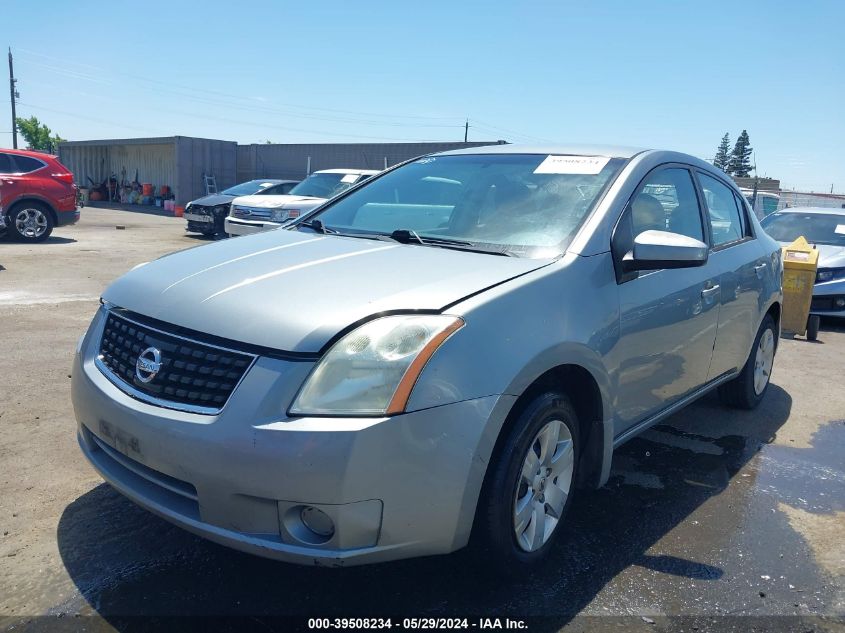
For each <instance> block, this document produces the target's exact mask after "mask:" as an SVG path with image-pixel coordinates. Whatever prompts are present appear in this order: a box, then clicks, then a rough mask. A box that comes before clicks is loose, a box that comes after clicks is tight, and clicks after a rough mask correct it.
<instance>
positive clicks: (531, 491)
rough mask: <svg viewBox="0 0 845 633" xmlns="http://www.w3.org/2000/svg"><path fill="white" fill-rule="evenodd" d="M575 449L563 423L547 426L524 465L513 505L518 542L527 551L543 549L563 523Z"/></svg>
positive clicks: (570, 484)
mask: <svg viewBox="0 0 845 633" xmlns="http://www.w3.org/2000/svg"><path fill="white" fill-rule="evenodd" d="M574 466H575V446H574V443H573V441H572V434H571V433H570V431H569V427H567V426H566V424H564V423H563V422H562V421H561V420H552V421H550V422H548V423H547V424H545V425H544V426H543V428H541V429H540V431H539V432H538V433H537V435H536V436H535V437H534V441H532V442H531V445H530V446H529V447H528V452H527V454H526V455H525V459H524V460H523V463H522V470H521V471H520V475H519V482H518V483H517V486H516V495H515V498H514V503H513V530H514V535H515V536H516V542H517V543H518V544H519V547H520V548H521V549H522V550H524V551H526V552H533V551H535V550H538V549H540V548H541V547H542V546H543V545H545V544H546V542H548V540H549V538H551V536H552V534H553V533H554V531H555V529H556V528H557V526H558V523H559V522H560V518H561V516H562V514H563V509H564V507H565V506H566V499H567V497H569V491H570V488H571V487H572V473H573V470H574Z"/></svg>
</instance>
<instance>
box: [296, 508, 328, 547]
mask: <svg viewBox="0 0 845 633" xmlns="http://www.w3.org/2000/svg"><path fill="white" fill-rule="evenodd" d="M299 518H300V519H302V523H303V525H305V527H307V528H308V529H309V530H311V531H312V532H314V534H316V535H317V536H322V537H323V538H325V539H326V540H329V539H330V538H331V537H332V536H334V522H332V520H331V518H330V517H329V515H328V514H326V513H325V512H323V511H322V510H319V509H317V508H315V507H313V506H306V507H304V508H303V509H302V512H300V513H299Z"/></svg>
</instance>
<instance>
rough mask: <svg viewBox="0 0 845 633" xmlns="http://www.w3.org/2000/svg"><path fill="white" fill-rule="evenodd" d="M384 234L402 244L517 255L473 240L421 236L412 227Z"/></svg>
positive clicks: (505, 255)
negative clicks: (475, 242)
mask: <svg viewBox="0 0 845 633" xmlns="http://www.w3.org/2000/svg"><path fill="white" fill-rule="evenodd" d="M383 235H384V236H385V237H389V238H390V239H392V240H395V241H397V242H400V243H402V244H411V243H413V242H416V243H417V244H422V245H423V246H436V247H438V248H450V249H453V250H457V251H468V252H470V253H484V254H485V255H502V256H504V257H515V256H514V255H513V254H512V253H508V252H507V251H506V250H504V249H503V248H496V247H488V246H484V245H481V244H474V243H472V242H465V241H463V240H455V239H451V238H445V237H428V236H426V237H420V235H419V233H417V232H416V231H414V230H412V229H396V230H395V231H393V232H392V233H390V234H389V235H388V234H387V233H384V234H383Z"/></svg>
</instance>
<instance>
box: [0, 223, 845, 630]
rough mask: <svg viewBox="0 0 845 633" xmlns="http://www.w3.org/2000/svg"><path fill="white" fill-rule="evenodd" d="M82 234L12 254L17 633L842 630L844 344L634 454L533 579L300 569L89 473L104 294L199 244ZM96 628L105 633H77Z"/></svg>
mask: <svg viewBox="0 0 845 633" xmlns="http://www.w3.org/2000/svg"><path fill="white" fill-rule="evenodd" d="M82 218H83V219H82V221H81V222H80V224H79V225H77V226H73V227H66V228H62V229H58V230H57V231H56V232H55V234H54V236H53V237H52V238H51V239H50V240H49V241H48V242H47V243H45V244H42V245H37V246H27V245H21V244H11V243H8V242H0V430H2V433H0V483H2V495H0V629H2V628H15V629H16V630H20V629H21V628H23V629H26V628H27V627H38V626H41V625H44V624H45V623H47V624H53V625H56V623H62V622H65V623H67V624H68V627H69V628H77V627H81V626H82V625H81V624H80V623H85V625H86V626H87V627H88V628H94V629H99V628H103V627H106V628H107V627H109V626H112V625H113V626H116V627H117V628H125V626H124V625H126V623H127V622H132V620H126V617H127V616H135V615H143V616H150V615H152V616H170V615H185V614H200V615H212V616H217V615H233V616H239V615H249V616H255V617H257V618H258V619H257V620H254V622H265V623H272V622H273V620H272V616H278V615H298V616H303V615H305V616H322V617H333V616H373V615H382V614H390V615H393V616H397V617H400V618H401V617H414V616H415V617H420V616H462V617H474V616H483V617H496V616H498V617H506V616H509V617H517V618H522V617H528V616H535V617H539V618H542V619H538V620H532V621H531V622H532V630H535V629H536V630H557V629H558V628H561V627H563V626H565V625H569V626H571V627H573V628H578V627H581V628H590V627H591V626H595V625H596V623H604V624H608V625H611V624H614V625H619V626H622V625H625V626H626V627H627V628H631V627H633V628H641V629H642V630H663V629H664V628H677V627H678V622H682V621H681V620H667V619H666V616H687V617H692V618H695V620H690V621H689V622H690V623H692V622H695V623H697V624H695V626H697V627H699V630H707V626H714V627H717V628H718V626H720V625H726V624H727V623H733V624H731V626H735V627H736V630H751V629H752V626H751V625H753V626H754V627H757V629H758V630H779V629H782V630H808V629H811V628H812V629H814V630H845V625H843V618H845V457H843V455H845V389H843V384H845V326H843V325H845V324H837V323H833V322H830V323H828V322H825V323H824V324H823V327H822V332H821V333H820V335H819V341H818V342H817V343H809V342H807V341H804V340H800V339H799V340H782V341H781V343H780V349H779V353H778V357H777V360H776V363H775V371H774V375H773V384H772V386H771V389H770V391H769V394H768V396H767V398H766V400H765V401H764V403H763V404H762V406H761V407H760V408H759V409H758V410H756V411H754V412H750V413H749V412H736V411H733V410H729V409H725V408H723V407H722V406H721V405H720V404H719V403H718V402H717V401H716V400H715V399H714V398H705V399H704V400H703V401H701V402H699V403H697V404H695V405H693V406H692V407H691V408H689V409H687V410H685V411H683V412H681V413H679V414H677V415H675V416H673V417H672V418H670V419H669V420H667V421H666V422H665V423H663V424H661V425H660V426H658V427H656V428H654V429H652V430H651V431H649V432H647V433H646V434H644V435H643V436H641V437H639V438H637V439H635V440H632V441H631V442H629V443H628V444H626V445H625V446H624V447H623V448H622V449H621V450H620V451H618V453H617V454H616V456H615V458H614V465H613V472H612V475H611V479H610V481H609V483H608V484H607V485H606V486H605V487H604V488H602V489H601V490H598V491H595V492H589V493H587V494H582V495H581V496H580V498H579V499H577V501H576V504H575V505H574V506H573V513H572V515H571V521H570V523H569V525H568V526H567V528H566V532H567V533H566V534H565V535H563V536H564V537H565V538H564V539H563V542H562V543H561V545H560V546H559V547H558V549H557V551H556V552H555V554H554V555H553V556H552V560H551V561H550V564H549V565H548V566H546V567H545V568H544V569H543V570H542V572H540V573H538V574H535V575H533V576H531V577H528V578H516V577H514V578H489V577H487V576H485V575H483V574H479V573H478V570H477V568H475V567H474V566H473V565H472V560H471V558H470V557H469V556H468V555H467V554H465V553H459V554H457V555H453V556H449V557H439V558H430V559H423V560H412V561H403V562H397V563H391V564H386V565H381V566H375V567H361V568H351V569H337V570H328V569H316V568H302V567H295V566H289V565H285V564H281V563H277V562H273V561H268V560H263V559H259V558H255V557H252V556H248V555H246V554H241V553H238V552H234V551H230V550H227V549H225V548H222V547H220V546H217V545H214V544H212V543H209V542H206V541H204V540H201V539H199V538H197V537H194V536H192V535H190V534H188V533H186V532H183V531H181V530H180V529H178V528H175V527H171V526H170V525H169V524H167V523H165V522H164V521H162V520H160V519H158V518H156V517H154V516H152V515H150V514H148V513H147V512H145V511H143V510H141V509H139V508H137V507H135V506H134V505H133V504H132V503H130V502H129V501H127V500H125V499H124V498H123V497H121V496H120V495H118V494H117V493H116V492H114V491H113V490H112V489H111V488H110V487H109V486H107V485H105V484H104V483H103V482H102V480H101V479H100V478H99V477H98V476H97V475H96V474H95V472H94V471H93V470H92V469H91V468H90V467H89V466H88V465H87V464H86V463H85V462H84V460H83V458H82V456H81V454H80V452H79V450H78V448H77V445H76V438H75V426H76V423H75V421H74V419H73V412H72V409H71V405H70V394H69V387H70V379H69V372H70V369H69V368H70V363H71V356H72V353H73V349H74V345H75V344H76V340H77V338H78V337H79V336H80V335H81V334H82V333H83V331H84V330H85V328H86V327H87V325H88V323H89V321H90V319H91V316H92V315H93V313H94V311H95V310H96V308H97V301H98V297H99V294H100V292H101V291H102V289H103V288H104V287H105V285H106V284H108V282H109V281H110V280H112V279H114V278H115V277H117V276H118V275H120V274H122V273H123V272H125V271H126V270H128V269H129V268H131V267H132V266H134V265H135V264H138V263H140V262H143V261H147V260H150V259H153V258H155V257H158V256H159V255H162V254H164V253H168V252H171V251H174V250H177V249H183V248H190V247H195V246H201V245H202V244H203V243H204V240H203V239H201V238H195V237H190V236H188V235H186V234H185V233H184V230H183V228H184V222H183V221H182V220H181V219H176V218H169V217H160V216H153V215H145V214H139V213H129V212H121V211H115V210H108V209H84V210H83V216H82ZM120 227H122V228H120ZM45 615H46V616H49V617H48V618H46V619H45V618H40V619H33V618H34V617H35V616H45ZM89 615H100V616H103V618H105V620H98V619H76V618H74V616H89ZM796 615H797V616H800V618H801V619H796V618H795V617H771V616H796ZM593 616H595V617H593ZM598 616H603V617H604V618H603V619H597V618H598ZM613 616H617V617H619V616H623V617H625V618H627V619H622V620H619V619H616V618H614V617H613ZM717 616H725V617H723V618H719V619H716V620H713V619H711V618H713V617H717ZM737 616H754V618H763V619H738V620H733V619H731V618H736V617H737ZM673 623H674V624H673ZM690 626H692V624H690ZM793 627H795V628H793ZM798 627H803V628H798ZM267 628H271V626H270V625H269V624H268V626H267ZM276 628H278V629H279V630H281V628H280V627H276ZM723 628H724V627H723ZM620 630H621V629H620ZM689 630H691V629H689Z"/></svg>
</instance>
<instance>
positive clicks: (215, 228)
mask: <svg viewBox="0 0 845 633" xmlns="http://www.w3.org/2000/svg"><path fill="white" fill-rule="evenodd" d="M184 218H185V220H187V221H188V226H187V227H186V229H185V230H186V231H188V232H190V233H203V234H205V235H210V234H213V233H222V232H223V217H222V214H220V215H219V216H218V215H215V214H214V213H192V212H191V211H185V213H184Z"/></svg>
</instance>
